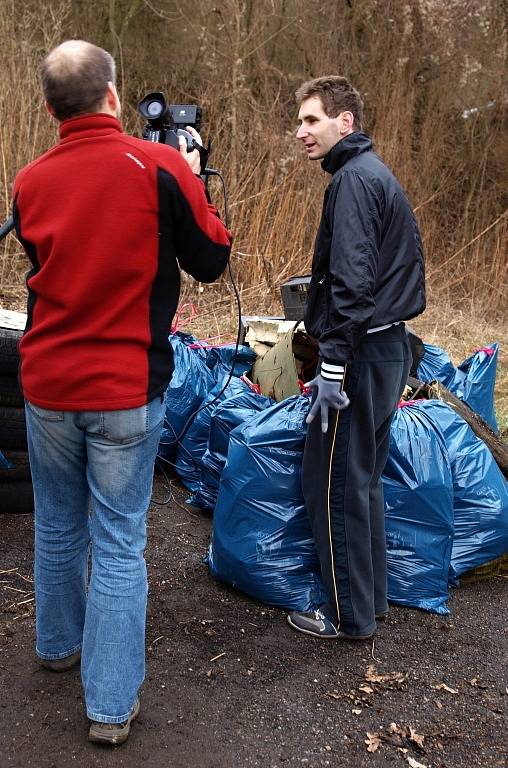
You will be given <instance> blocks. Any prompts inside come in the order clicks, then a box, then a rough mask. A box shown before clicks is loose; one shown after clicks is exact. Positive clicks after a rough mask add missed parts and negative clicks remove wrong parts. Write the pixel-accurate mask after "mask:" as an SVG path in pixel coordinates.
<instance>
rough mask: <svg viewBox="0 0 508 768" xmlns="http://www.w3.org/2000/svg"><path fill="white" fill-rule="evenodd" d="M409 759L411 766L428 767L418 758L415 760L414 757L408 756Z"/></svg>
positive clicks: (417, 767)
mask: <svg viewBox="0 0 508 768" xmlns="http://www.w3.org/2000/svg"><path fill="white" fill-rule="evenodd" d="M407 761H408V763H409V765H410V766H411V768H427V766H426V765H424V764H423V763H419V762H418V760H415V759H414V758H413V757H408V758H407Z"/></svg>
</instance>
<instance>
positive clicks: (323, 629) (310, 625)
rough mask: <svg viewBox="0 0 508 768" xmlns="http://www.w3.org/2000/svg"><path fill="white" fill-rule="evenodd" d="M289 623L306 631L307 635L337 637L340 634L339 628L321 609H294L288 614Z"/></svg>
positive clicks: (301, 630) (294, 627)
mask: <svg viewBox="0 0 508 768" xmlns="http://www.w3.org/2000/svg"><path fill="white" fill-rule="evenodd" d="M288 623H289V624H290V625H291V626H292V627H293V629H296V630H298V632H305V634H306V635H314V637H325V638H331V637H333V638H336V637H338V636H339V633H338V632H337V628H336V627H335V626H334V625H333V624H332V622H331V621H330V619H327V618H326V616H325V615H324V613H323V612H322V611H320V610H317V611H311V612H309V613H307V612H305V611H292V613H290V614H289V616H288Z"/></svg>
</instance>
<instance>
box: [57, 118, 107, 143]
mask: <svg viewBox="0 0 508 768" xmlns="http://www.w3.org/2000/svg"><path fill="white" fill-rule="evenodd" d="M58 133H59V135H60V141H71V140H73V139H84V138H89V137H92V136H93V137H97V136H105V135H107V134H111V133H122V126H121V124H120V121H119V120H117V119H116V117H113V116H112V115H106V114H105V113H103V112H94V113H93V114H89V115H79V116H78V117H70V118H69V119H68V120H62V122H61V123H60V125H59V126H58Z"/></svg>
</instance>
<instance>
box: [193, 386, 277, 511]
mask: <svg viewBox="0 0 508 768" xmlns="http://www.w3.org/2000/svg"><path fill="white" fill-rule="evenodd" d="M272 405H273V400H270V398H268V397H264V395H258V394H256V393H255V392H252V391H251V390H250V389H248V388H245V391H243V392H241V393H239V394H237V395H233V396H232V397H229V398H228V399H227V400H224V401H223V402H222V403H220V404H219V405H218V406H217V408H215V410H214V411H213V413H212V416H211V421H210V431H209V434H208V444H207V447H206V451H205V452H204V454H203V457H202V459H201V476H200V482H199V486H198V489H197V491H196V493H195V495H194V496H193V497H192V498H191V500H190V502H191V504H193V505H195V506H196V507H201V508H202V509H210V510H213V509H214V508H215V504H216V502H217V495H218V493H219V483H220V479H221V476H222V472H223V470H224V466H225V464H226V458H227V454H228V446H229V435H230V433H231V432H232V430H233V429H235V428H236V427H238V426H239V425H240V424H245V423H247V422H248V421H249V420H250V419H251V418H252V417H253V416H255V415H256V414H258V413H259V412H260V411H264V410H265V409H266V408H269V407H270V406H272Z"/></svg>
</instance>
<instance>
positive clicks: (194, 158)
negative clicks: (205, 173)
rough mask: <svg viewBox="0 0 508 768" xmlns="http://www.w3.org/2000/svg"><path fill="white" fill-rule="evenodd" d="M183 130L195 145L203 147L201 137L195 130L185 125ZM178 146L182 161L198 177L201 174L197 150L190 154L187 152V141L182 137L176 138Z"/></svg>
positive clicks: (199, 157)
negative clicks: (188, 134)
mask: <svg viewBox="0 0 508 768" xmlns="http://www.w3.org/2000/svg"><path fill="white" fill-rule="evenodd" d="M185 130H186V131H188V133H190V135H191V136H192V138H193V139H194V141H195V142H196V143H197V144H200V145H201V146H203V141H202V139H201V136H200V135H199V133H198V132H197V131H196V129H195V128H191V126H190V125H186V126H185ZM178 144H179V145H180V153H181V155H182V157H183V159H184V160H185V161H186V162H187V163H188V164H189V166H190V169H191V171H192V173H195V174H196V175H199V174H200V173H201V155H200V154H199V152H198V150H197V149H194V150H193V151H192V152H187V141H186V140H185V137H184V136H179V137H178Z"/></svg>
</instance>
